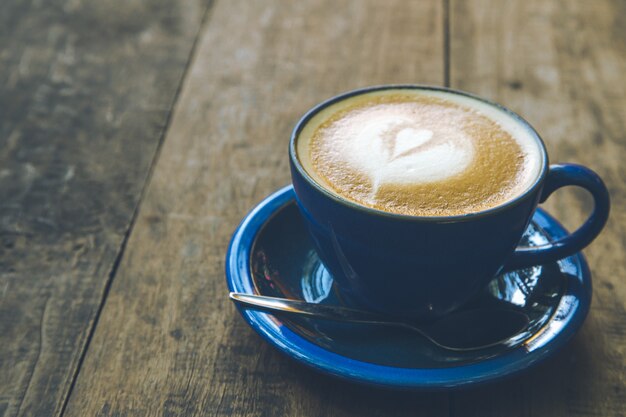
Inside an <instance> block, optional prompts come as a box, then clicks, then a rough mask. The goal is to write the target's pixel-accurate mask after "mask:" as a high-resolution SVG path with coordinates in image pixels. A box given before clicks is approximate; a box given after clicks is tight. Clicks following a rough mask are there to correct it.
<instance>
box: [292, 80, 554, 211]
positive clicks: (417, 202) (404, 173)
mask: <svg viewBox="0 0 626 417" xmlns="http://www.w3.org/2000/svg"><path fill="white" fill-rule="evenodd" d="M296 149H297V156H298V159H299V161H300V162H301V164H302V166H303V167H304V169H305V170H306V171H307V173H308V174H309V175H310V176H311V177H312V178H313V179H314V180H315V182H316V183H318V184H319V185H320V186H322V187H323V188H325V189H326V190H328V191H329V192H331V193H333V194H335V195H336V196H338V197H340V198H342V199H346V200H351V201H353V202H356V203H358V204H360V205H363V206H367V207H370V208H374V209H377V210H381V211H385V212H389V213H396V214H403V215H412V216H455V215H464V214H469V213H476V212H480V211H484V210H487V209H490V208H493V207H496V206H499V205H502V204H504V203H506V202H507V201H510V200H511V199H513V198H515V197H516V196H518V195H520V194H522V193H523V192H524V191H525V190H527V189H529V188H530V187H531V185H532V184H533V183H534V181H535V180H536V178H537V177H538V176H539V174H540V165H541V164H540V162H541V155H542V154H541V149H540V145H539V143H538V141H537V139H536V138H535V136H534V135H533V134H532V133H531V132H530V131H528V130H526V129H525V128H524V127H522V126H521V124H520V123H519V121H518V120H516V119H515V118H514V116H512V115H511V114H510V113H507V112H505V111H504V110H502V109H500V108H498V107H496V106H493V105H490V104H488V103H486V102H483V101H481V100H478V99H474V98H471V97H469V96H464V95H460V94H455V93H448V92H445V91H434V90H427V89H423V90H422V89H402V88H397V89H386V90H382V91H373V92H368V93H363V94H359V95H355V96H351V97H348V98H346V99H343V100H341V101H338V102H335V103H333V104H331V105H329V106H326V107H324V108H323V109H322V110H321V111H319V112H318V113H316V114H315V115H313V116H312V117H311V119H310V120H309V121H308V122H307V123H306V125H305V126H304V127H303V128H302V130H301V131H300V133H299V135H298V138H297V144H296Z"/></svg>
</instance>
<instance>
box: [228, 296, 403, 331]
mask: <svg viewBox="0 0 626 417" xmlns="http://www.w3.org/2000/svg"><path fill="white" fill-rule="evenodd" d="M229 296H230V299H231V300H233V301H234V302H235V303H237V304H239V305H242V306H244V307H251V308H254V309H256V310H262V311H266V312H273V313H275V312H277V311H280V312H283V313H288V314H293V315H297V316H308V317H315V318H320V319H325V320H333V321H345V322H352V323H367V324H381V325H388V326H397V327H411V328H412V326H408V325H407V324H405V323H402V322H396V321H391V320H389V319H386V318H385V317H383V316H381V315H379V314H376V313H370V312H367V311H361V310H353V309H351V308H345V307H336V306H326V305H321V304H313V303H308V302H306V301H300V300H288V299H285V298H275V297H267V296H264V295H254V294H242V293H237V292H231V293H230V295H229Z"/></svg>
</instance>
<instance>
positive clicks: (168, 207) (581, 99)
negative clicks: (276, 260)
mask: <svg viewBox="0 0 626 417" xmlns="http://www.w3.org/2000/svg"><path fill="white" fill-rule="evenodd" d="M383 83H427V84H437V85H447V86H451V87H454V88H459V89H463V90H468V91H471V92H474V93H477V94H479V95H483V96H485V97H488V98H491V99H493V100H496V101H498V102H501V103H503V104H504V105H506V106H509V107H510V108H512V109H514V110H515V111H517V112H519V113H520V114H522V115H523V116H524V117H526V118H527V119H528V120H529V121H530V122H531V123H532V124H533V125H535V126H536V127H537V129H538V130H539V132H540V133H541V134H542V136H543V138H544V139H545V141H546V144H547V146H548V149H549V153H550V155H551V158H552V160H553V161H567V162H577V163H582V164H585V165H588V166H590V167H591V168H593V169H594V170H596V171H597V172H598V173H599V174H600V175H601V176H602V177H603V178H604V179H605V181H606V183H607V185H608V187H609V189H610V191H611V195H612V199H613V211H612V215H611V218H610V220H609V224H608V226H607V228H606V229H605V231H604V233H603V234H602V235H601V237H599V238H598V239H597V240H596V241H595V242H594V243H593V244H592V245H591V246H590V247H589V248H588V249H586V250H585V254H586V256H587V259H588V260H589V263H590V265H591V269H592V271H593V279H594V297H593V306H592V309H591V313H590V315H589V317H588V318H587V321H586V323H585V325H584V327H583V328H582V330H581V332H580V333H579V334H578V335H577V336H576V337H575V339H574V340H573V341H572V343H570V345H569V346H568V347H567V348H566V349H565V350H564V351H562V352H561V353H559V354H558V355H556V356H555V357H554V358H553V359H551V360H550V361H548V362H547V363H544V364H542V365H540V366H538V367H537V368H535V369H533V370H532V371H530V372H529V373H527V374H525V375H523V376H519V377H516V378H513V379H510V380H508V381H506V382H502V383H498V384H495V385H490V386H485V387H482V388H476V389H471V390H466V391H461V392H451V393H434V394H415V393H399V392H390V391H378V390H374V389H371V388H364V387H360V386H354V385H348V384H346V383H343V382H339V381H336V380H333V379H331V378H328V377H324V376H321V375H318V374H317V373H314V372H313V371H310V370H308V369H305V368H304V367H303V366H301V365H299V364H296V363H294V362H292V361H291V360H288V359H286V358H285V357H283V356H282V355H281V354H280V353H278V352H276V351H275V350H274V349H272V348H271V347H270V346H269V345H267V344H266V343H264V342H263V341H262V340H261V338H260V337H259V336H257V335H256V334H255V333H254V332H253V331H252V330H250V329H249V328H248V327H247V326H246V324H245V323H244V322H243V320H242V319H241V318H240V317H239V315H238V314H237V313H236V312H235V309H234V307H233V306H232V305H231V304H230V302H229V301H228V300H227V298H226V293H227V289H226V285H225V281H224V256H225V249H226V245H227V243H228V240H229V237H230V235H231V233H232V232H233V230H234V229H235V227H236V225H237V224H238V222H239V220H240V219H241V218H242V217H243V216H244V215H245V213H246V212H247V211H248V210H249V209H250V208H251V206H253V205H254V204H255V203H256V202H258V201H259V200H260V199H261V198H262V197H264V196H265V195H267V194H269V193H271V192H272V191H273V190H275V189H276V188H278V187H279V186H282V185H284V184H286V183H288V182H289V172H288V163H287V154H286V149H287V142H288V138H289V133H290V130H291V128H292V127H293V125H294V124H295V122H296V120H297V119H298V118H299V116H300V115H301V114H303V113H304V112H305V111H306V110H307V109H308V108H310V107H311V106H312V105H314V104H316V103H317V102H319V101H321V100H323V99H325V98H328V97H330V96H332V95H334V94H337V93H339V92H342V91H345V90H349V89H353V88H356V87H360V86H367V85H373V84H383ZM0 86H1V87H0V141H1V142H0V143H1V144H2V146H1V147H0V196H1V198H0V416H4V417H9V416H11V417H13V416H61V415H62V416H143V415H146V416H147V415H149V416H205V415H210V416H213V415H215V416H222V415H223V416H228V415H237V416H239V415H254V416H313V415H315V416H370V415H372V416H395V415H420V416H421V415H423V416H435V417H436V416H456V417H458V416H481V417H482V416H624V415H626V281H625V278H626V264H625V262H624V257H625V256H626V206H625V204H624V203H625V200H626V193H625V191H626V183H625V180H626V163H625V160H626V110H625V109H626V4H625V3H624V1H622V0H596V1H586V0H571V1H567V0H563V1H556V0H510V1H499V0H467V1H462V0H415V1H403V0H385V1H383V0H352V1H347V0H346V1H333V0H316V1H304V0H303V1H288V0H282V1H281V0H259V1H256V0H255V1H253V0H216V1H213V2H210V1H208V0H132V1H129V0H108V1H96V0H93V1H87V0H84V1H83V0H50V1H28V0H22V1H20V0H4V1H2V3H1V4H0ZM546 206H547V208H548V210H550V211H551V212H552V213H553V214H555V215H556V217H558V218H559V219H563V220H564V222H565V224H566V225H567V226H569V227H570V228H571V227H575V226H576V225H577V224H579V223H580V222H582V220H583V219H584V217H585V215H586V213H587V212H588V210H589V209H590V200H589V198H587V197H586V196H585V195H584V194H581V193H577V192H573V191H562V192H561V191H559V192H558V193H557V195H556V196H554V197H553V198H551V199H550V200H549V203H548V204H547V205H546Z"/></svg>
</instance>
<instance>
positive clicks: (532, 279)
mask: <svg viewBox="0 0 626 417" xmlns="http://www.w3.org/2000/svg"><path fill="white" fill-rule="evenodd" d="M565 236H567V232H566V231H565V230H564V229H563V227H562V226H560V225H559V224H558V223H557V222H556V221H555V220H554V219H553V218H551V217H550V216H549V215H548V214H547V213H545V212H544V211H542V210H541V209H539V210H537V211H536V212H535V214H534V217H533V219H532V222H531V223H530V225H529V227H528V229H527V230H526V232H525V234H524V236H523V238H522V243H523V244H524V245H528V246H541V245H544V244H546V243H547V242H551V241H552V242H554V241H558V240H560V239H562V238H564V237H565ZM226 277H227V283H228V287H229V289H230V291H236V292H243V293H250V294H252V293H256V294H262V295H268V296H275V297H285V298H293V299H301V300H306V301H308V302H311V303H324V304H337V305H344V304H345V301H344V300H343V299H342V298H341V294H340V293H338V292H337V288H336V282H335V281H334V278H333V276H332V275H331V274H330V273H329V272H328V270H327V269H326V268H325V267H324V265H323V264H322V263H321V261H320V259H319V257H318V256H317V252H316V251H315V249H314V245H313V243H312V241H311V239H310V237H309V234H308V233H307V231H306V223H305V221H304V220H303V219H302V216H301V215H300V212H299V211H298V209H297V208H296V204H295V201H294V192H293V189H292V187H291V186H289V187H285V188H283V189H282V190H279V191H278V192H276V193H275V194H273V195H271V196H269V197H268V198H267V199H265V200H264V201H263V202H261V203H260V204H259V205H258V206H257V207H256V208H254V209H253V210H252V211H251V212H250V214H248V216H247V217H246V218H245V219H244V220H243V222H242V223H241V225H240V226H239V228H238V229H237V231H236V232H235V234H234V235H233V238H232V241H231V243H230V247H229V250H228V254H227V258H226ZM399 290H400V291H402V290H404V288H402V287H401V288H399ZM590 302H591V276H590V273H589V270H588V268H587V264H586V262H585V260H584V258H583V256H582V255H581V254H580V253H578V254H576V255H573V256H570V257H568V258H565V259H562V260H559V261H556V262H549V263H546V264H544V265H542V266H532V267H529V268H525V269H522V270H518V271H513V272H509V273H505V274H501V275H498V276H497V277H495V278H494V279H493V280H492V281H491V282H489V283H488V284H487V285H486V286H485V288H483V290H482V291H481V292H480V293H479V294H478V295H477V297H476V298H474V299H473V300H472V301H470V303H469V304H467V305H465V306H463V307H462V308H461V310H462V309H464V308H467V309H472V308H477V307H480V308H490V307H494V308H495V309H502V308H510V309H515V310H517V311H521V312H524V313H525V314H527V315H528V316H529V318H530V325H529V327H528V329H527V331H526V332H524V333H523V334H520V335H519V337H518V338H517V339H518V340H519V343H518V345H517V347H514V348H511V349H506V348H502V347H498V348H489V349H483V350H478V351H473V352H469V353H455V352H450V351H446V350H442V349H440V348H437V347H436V346H434V345H432V344H431V343H430V342H428V341H426V340H425V339H423V338H421V337H420V336H419V335H417V334H416V333H414V332H410V331H403V330H398V329H390V328H383V327H380V328H379V327H376V326H371V325H354V324H345V323H332V322H325V321H322V320H314V319H301V320H297V321H294V320H287V319H284V318H282V317H280V316H275V315H270V314H267V313H263V312H259V311H254V310H244V309H240V313H241V315H242V316H243V318H244V319H245V320H246V321H247V322H248V323H249V324H250V326H251V327H252V328H253V329H254V330H255V331H256V332H257V333H259V334H260V335H261V336H262V337H264V338H265V339H266V340H267V341H268V342H269V343H271V344H272V345H274V346H275V347H276V348H277V349H279V350H280V351H282V352H283V353H285V354H286V355H288V356H289V357H291V358H293V359H295V360H296V361H298V362H301V363H303V364H305V365H308V366H310V367H312V368H314V369H317V370H319V371H322V372H324V373H327V374H330V375H333V376H337V377H340V378H343V379H347V380H350V381H354V382H359V383H366V384H371V385H377V386H384V387H390V388H402V389H418V390H434V389H446V388H454V387H461V386H469V385H474V384H479V383H485V382H488V381H493V380H497V379H500V378H503V377H506V376H510V375H513V374H515V373H517V372H520V371H522V370H525V369H527V368H528V367H530V366H531V365H534V364H536V363H538V362H540V361H542V360H543V359H545V358H546V357H548V356H550V355H551V354H553V353H554V352H556V351H557V350H558V349H560V348H561V347H563V345H564V344H565V343H566V342H567V341H568V340H569V339H570V338H571V337H572V336H573V335H574V333H575V332H576V331H577V330H578V329H579V328H580V326H581V324H582V323H583V320H584V319H585V316H586V315H587V312H588V310H589V306H590Z"/></svg>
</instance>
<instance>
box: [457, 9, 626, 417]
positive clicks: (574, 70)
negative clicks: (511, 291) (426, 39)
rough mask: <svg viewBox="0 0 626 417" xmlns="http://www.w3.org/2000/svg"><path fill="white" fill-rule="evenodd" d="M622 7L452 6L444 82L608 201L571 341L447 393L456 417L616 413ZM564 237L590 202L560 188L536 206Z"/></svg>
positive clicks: (625, 383)
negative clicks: (534, 364)
mask: <svg viewBox="0 0 626 417" xmlns="http://www.w3.org/2000/svg"><path fill="white" fill-rule="evenodd" d="M624 6H625V5H624V2H623V1H617V0H598V1H594V2H588V1H584V0H575V1H547V0H518V1H507V2H501V1H497V0H471V1H457V0H451V14H450V22H451V23H450V28H451V32H450V33H451V56H450V62H451V84H452V86H453V87H456V88H461V89H465V90H469V91H473V92H476V93H478V94H481V95H484V96H486V97H489V98H492V99H494V100H496V101H498V102H501V103H502V104H504V105H506V106H509V107H511V108H512V109H513V110H515V111H517V112H519V113H520V114H521V115H523V116H524V117H525V118H527V120H529V121H530V122H531V124H533V125H534V126H535V127H536V128H537V130H538V131H539V133H540V134H541V135H542V137H543V138H544V140H545V142H546V144H547V147H548V150H549V154H550V157H551V160H552V161H562V162H576V163H581V164H584V165H587V166H589V167H591V168H592V169H594V170H596V171H597V172H598V173H599V174H600V175H601V176H602V177H603V178H604V179H605V181H606V183H607V185H608V187H609V189H610V192H611V196H612V203H613V205H612V213H611V218H610V220H609V223H608V225H607V227H606V229H605V230H604V232H603V234H602V235H601V236H600V237H599V238H598V239H597V240H596V241H595V242H594V243H593V244H592V245H591V246H590V247H589V248H588V249H587V250H585V254H586V256H587V259H588V261H589V263H590V266H591V270H592V273H593V282H594V297H593V305H592V309H591V313H590V316H589V317H588V319H587V321H586V323H585V325H584V327H583V329H582V331H581V333H580V334H579V335H578V336H577V337H576V338H575V339H574V341H573V343H571V345H570V346H569V347H568V348H567V349H566V350H565V351H564V352H562V353H560V354H559V355H558V356H557V357H555V358H554V359H553V360H551V361H549V362H548V363H546V364H544V365H542V366H540V367H539V368H538V369H537V370H535V371H533V372H531V373H530V374H528V375H527V376H525V377H522V378H516V379H514V380H511V381H509V382H507V383H503V384H499V385H497V386H494V387H485V388H484V389H481V390H472V391H469V392H467V393H459V394H454V396H453V401H452V412H453V414H454V415H455V416H481V417H484V416H501V415H507V416H518V415H519V416H620V415H626V265H625V264H624V258H625V257H626V240H625V239H624V236H626V204H625V203H626V192H625V191H626V185H625V183H624V178H626V165H624V163H623V161H624V160H625V159H626V133H625V132H626V42H625V41H624V33H626V9H625V8H624ZM546 207H547V208H548V210H550V211H551V212H552V213H553V214H555V216H556V217H557V218H558V219H562V220H564V222H565V224H566V225H568V226H570V228H573V227H575V226H576V225H577V224H580V222H581V221H582V220H583V219H584V216H585V215H586V213H588V210H589V209H590V201H589V199H588V198H586V196H583V195H582V194H581V193H576V192H571V191H565V190H564V191H559V192H558V193H557V194H556V195H554V196H553V197H551V198H550V200H549V201H548V203H547V204H546Z"/></svg>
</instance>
